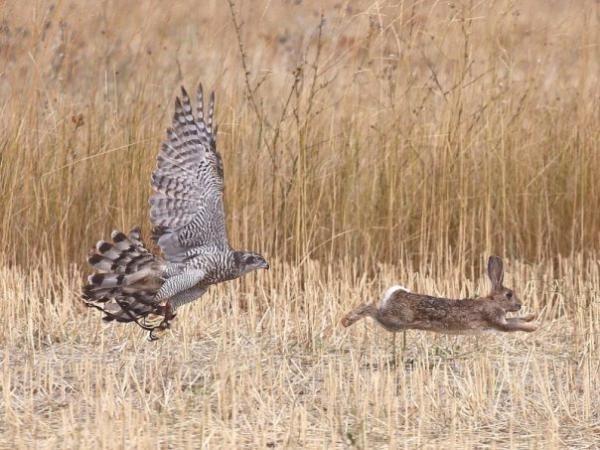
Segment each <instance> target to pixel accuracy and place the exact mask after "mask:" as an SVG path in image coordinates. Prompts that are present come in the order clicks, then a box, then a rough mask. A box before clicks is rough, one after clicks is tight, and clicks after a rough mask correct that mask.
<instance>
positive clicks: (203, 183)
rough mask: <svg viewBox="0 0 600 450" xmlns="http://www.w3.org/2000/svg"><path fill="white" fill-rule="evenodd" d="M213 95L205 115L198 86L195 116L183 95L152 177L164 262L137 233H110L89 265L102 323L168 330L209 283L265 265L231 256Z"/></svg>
mask: <svg viewBox="0 0 600 450" xmlns="http://www.w3.org/2000/svg"><path fill="white" fill-rule="evenodd" d="M214 105H215V96H214V93H212V94H211V95H210V100H209V102H208V110H207V111H206V110H205V108H204V95H203V91H202V85H200V86H199V87H198V91H197V98H196V114H195V115H194V113H193V111H192V104H191V101H190V97H189V96H188V94H187V92H186V91H185V89H184V88H183V87H182V88H181V99H180V98H177V99H176V101H175V114H174V116H173V125H172V127H171V128H169V129H168V130H167V139H166V140H165V141H164V142H163V143H162V146H161V149H160V152H159V154H158V160H157V166H156V169H155V170H154V172H153V173H152V188H153V190H154V193H153V194H152V196H151V197H150V220H151V221H152V224H153V225H154V229H153V232H152V238H153V239H154V240H155V241H156V242H157V243H158V245H159V247H160V248H161V250H162V253H163V257H159V256H157V255H154V254H153V253H151V252H150V251H149V250H148V249H147V248H146V246H145V245H144V243H143V241H142V239H141V236H140V231H139V228H134V229H133V230H131V231H130V232H129V234H127V235H126V234H125V233H122V232H120V231H116V230H115V231H113V232H112V234H111V240H112V242H107V241H99V242H98V243H97V244H96V247H95V248H94V249H93V250H92V252H91V254H90V256H89V258H88V262H89V264H90V265H91V266H92V267H93V268H94V270H95V271H96V272H95V273H94V274H93V275H90V276H89V277H88V284H87V285H86V286H84V288H83V300H84V301H85V303H86V304H87V305H88V306H91V307H94V308H97V309H100V310H101V311H102V312H104V320H105V321H107V322H110V321H113V320H116V321H117V322H135V323H137V324H138V325H140V326H141V327H142V328H144V329H145V330H148V331H150V336H149V337H150V339H151V340H153V339H156V337H155V336H154V331H155V330H163V329H165V328H168V327H169V322H170V321H171V320H172V319H173V318H174V317H175V311H176V310H177V308H179V307H180V306H182V305H184V304H186V303H189V302H192V301H194V300H196V299H198V298H199V297H200V296H201V295H202V294H204V293H205V292H206V290H207V289H208V287H209V286H210V285H212V284H217V283H221V282H223V281H227V280H233V279H234V278H238V277H241V276H242V275H244V274H247V273H249V272H252V271H253V270H257V269H268V268H269V264H268V263H267V261H266V260H265V259H264V258H263V257H262V256H261V255H259V254H257V253H253V252H248V251H236V250H232V249H231V247H230V246H229V242H228V240H227V230H226V228H225V212H224V209H223V162H222V160H221V155H219V153H218V152H217V148H216V141H215V137H216V134H217V133H216V129H217V127H216V126H215V127H214V129H213V113H214Z"/></svg>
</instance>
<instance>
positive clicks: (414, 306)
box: [342, 256, 537, 334]
mask: <svg viewBox="0 0 600 450" xmlns="http://www.w3.org/2000/svg"><path fill="white" fill-rule="evenodd" d="M488 276H489V277H490V280H491V282H492V291H491V292H490V293H489V294H488V296H487V297H478V298H474V299H462V300H452V299H449V298H439V297H430V296H428V295H422V294H413V293H411V292H410V291H409V290H407V289H405V288H403V287H402V286H393V287H391V288H390V289H388V290H387V292H386V293H385V295H384V297H383V299H382V300H381V302H380V303H379V305H376V304H374V303H369V304H362V305H361V306H359V307H357V308H356V309H354V310H353V311H351V312H349V313H348V314H346V316H344V318H343V319H342V325H343V326H345V327H348V326H350V325H352V324H353V323H354V322H356V321H358V320H360V319H362V318H363V317H366V316H371V317H372V318H373V319H375V320H376V321H377V322H379V323H380V324H381V325H382V326H383V327H384V328H385V329H386V330H389V331H401V330H408V329H415V330H428V331H436V332H438V333H447V334H475V333H480V332H482V331H486V330H498V331H527V332H531V331H535V330H536V329H537V325H536V324H534V323H531V321H532V320H534V319H535V315H534V314H529V315H526V316H524V317H513V318H507V317H506V313H507V312H515V311H518V310H519V309H521V301H520V300H519V299H518V298H517V296H516V295H515V293H514V292H513V291H512V290H510V289H508V288H505V287H504V286H503V285H502V280H503V278H504V269H503V267H502V259H500V258H499V257H497V256H490V259H489V260H488Z"/></svg>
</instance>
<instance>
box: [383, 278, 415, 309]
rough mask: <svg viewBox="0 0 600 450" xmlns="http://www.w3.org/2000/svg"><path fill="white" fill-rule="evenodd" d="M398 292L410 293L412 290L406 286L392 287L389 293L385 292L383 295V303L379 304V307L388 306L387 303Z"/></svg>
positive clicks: (397, 285)
mask: <svg viewBox="0 0 600 450" xmlns="http://www.w3.org/2000/svg"><path fill="white" fill-rule="evenodd" d="M398 291H402V292H408V293H410V289H408V288H405V287H404V286H401V285H399V284H396V285H394V286H392V287H390V288H389V289H388V290H387V291H385V294H383V297H382V298H381V301H380V302H379V307H380V308H384V307H385V305H386V304H387V302H388V301H389V300H390V299H391V298H392V296H393V295H394V294H395V293H396V292H398Z"/></svg>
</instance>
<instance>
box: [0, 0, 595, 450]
mask: <svg viewBox="0 0 600 450" xmlns="http://www.w3.org/2000/svg"><path fill="white" fill-rule="evenodd" d="M598 14H599V13H598V6H597V4H596V3H595V2H593V1H591V0H590V1H587V0H586V1H564V2H563V1H561V2H559V1H551V2H543V5H542V4H541V3H540V2H537V1H535V0H527V1H524V2H518V3H515V2H511V1H507V0H503V1H498V2H492V1H483V2H468V1H458V2H442V3H440V2H434V1H422V2H419V1H415V2H403V1H400V2H344V1H327V2H317V1H314V2H313V1H284V0H277V1H265V2H262V3H261V2H259V3H256V2H247V1H244V2H228V3H227V2H221V1H217V0H207V1H203V2H201V4H199V3H197V2H191V1H182V2H177V4H176V5H173V6H168V7H167V6H165V4H163V2H159V1H156V0H144V1H141V2H135V3H133V2H132V3H130V2H124V1H122V0H113V1H110V0H109V1H103V2H99V3H98V4H97V5H95V6H94V7H90V6H89V5H86V4H84V3H83V2H79V1H63V2H48V1H46V0H44V1H39V2H24V3H17V2H10V1H9V2H3V3H0V95H1V98H3V100H4V101H3V102H2V105H0V123H1V124H2V125H1V126H0V199H1V201H0V232H1V236H2V239H1V241H0V329H1V330H2V332H0V347H1V348H2V350H3V354H2V356H1V357H2V362H1V370H0V377H1V382H0V447H11V448H14V447H17V448H20V447H31V445H32V443H33V442H35V444H36V445H37V447H39V448H43V447H48V448H56V447H57V446H63V447H69V448H82V447H91V446H96V447H103V448H108V447H121V446H128V447H142V448H156V447H159V448H170V447H173V448H175V447H176V448H180V447H190V448H196V447H198V446H199V445H200V444H201V445H203V446H205V447H223V448H234V447H241V446H248V447H252V448H254V447H265V446H266V447H268V448H269V447H278V448H279V447H308V448H317V447H318V448H322V447H328V446H330V447H334V446H356V447H361V448H373V447H378V446H388V447H390V448H398V447H401V446H405V447H416V446H424V447H437V446H440V445H442V444H444V445H445V446H447V447H457V448H472V447H477V448H482V447H490V448H493V447H528V446H539V447H574V446H588V447H592V446H593V445H595V443H596V442H597V440H598V439H599V435H600V427H599V425H598V424H599V423H600V417H599V413H598V408H597V407H596V405H597V404H598V403H599V402H600V397H599V392H598V389H597V386H598V385H600V378H599V372H600V370H599V369H600V366H599V364H600V363H599V361H598V356H597V355H598V350H599V345H600V341H599V336H600V306H599V305H600V302H599V301H598V292H599V290H600V273H599V268H598V263H597V255H598V252H599V251H600V247H599V245H598V242H599V241H598V230H599V229H600V228H599V227H600V209H599V208H597V207H596V206H597V205H598V204H599V202H600V190H599V189H598V183H597V179H596V178H597V177H596V174H597V173H600V155H599V153H598V142H599V140H600V135H599V134H600V128H599V127H598V123H600V111H599V105H600V103H599V102H598V98H599V97H600V96H599V94H600V92H599V88H598V86H599V84H598V73H600V67H599V64H600V59H599V58H598V41H599V36H598V33H599V31H598V30H600V26H598V25H599V15H598ZM198 81H202V82H203V83H204V85H205V86H207V87H209V88H214V89H215V90H216V91H217V101H218V104H217V120H218V123H219V125H220V126H219V136H218V145H219V149H220V151H221V153H222V155H223V158H224V163H225V176H226V203H227V209H228V221H229V232H230V236H231V238H232V241H234V243H235V246H236V247H239V248H244V247H247V248H255V249H259V250H260V251H261V253H263V254H265V256H267V257H268V259H269V261H270V262H271V263H272V267H273V270H272V271H271V272H269V273H268V274H262V273H261V274H260V275H259V276H252V277H250V278H248V279H246V280H240V281H237V282H233V283H229V284H227V285H226V286H223V287H220V288H218V289H214V290H213V291H212V292H211V293H210V294H209V295H208V296H206V297H205V298H204V299H203V301H201V302H199V303H198V304H197V305H193V306H189V307H187V308H186V310H185V311H182V314H181V315H180V317H179V318H178V319H177V323H176V325H175V329H174V330H173V334H172V335H167V336H165V338H164V339H162V340H161V341H159V342H158V343H157V344H152V345H150V344H148V343H147V342H145V340H144V336H143V334H141V333H140V331H139V330H137V329H135V328H134V327H119V326H111V327H104V326H103V324H102V323H101V322H100V320H99V317H98V315H96V314H93V312H91V311H89V310H85V309H84V308H83V307H82V305H81V304H80V303H79V302H78V301H77V294H78V290H79V286H80V283H81V280H82V278H83V274H84V271H85V270H86V269H85V268H84V267H83V261H84V258H85V256H86V252H87V249H88V248H89V247H90V246H91V245H92V244H93V243H94V241H95V240H96V239H99V238H101V237H105V236H107V235H108V233H109V232H110V230H111V229H112V228H121V229H129V228H131V227H132V226H134V225H138V224H139V225H141V226H142V228H143V229H144V230H145V231H146V234H147V230H148V229H149V221H148V219H147V197H148V194H149V190H150V189H149V174H150V171H151V170H152V167H153V165H154V158H155V155H156V152H157V150H158V144H159V142H160V140H161V139H162V137H163V135H164V130H165V127H166V126H167V125H168V123H169V121H170V118H169V116H170V114H171V113H172V103H173V97H174V95H175V93H176V91H177V89H178V86H179V84H185V85H187V86H192V85H195V84H196V83H197V82H198ZM490 253H496V254H500V255H503V256H504V257H506V258H507V260H508V270H507V277H508V279H509V280H510V282H511V285H512V286H514V287H515V288H516V289H518V290H519V292H520V293H521V297H522V300H523V303H524V304H525V305H527V307H528V308H529V310H535V311H540V312H541V317H542V328H541V330H540V331H538V332H536V333H534V334H532V335H528V336H524V335H516V336H504V335H486V336H484V337H479V338H478V337H444V336H436V335H433V334H428V333H419V332H412V333H408V335H407V340H406V343H405V348H404V349H403V350H401V348H402V345H398V346H397V347H398V352H397V353H396V354H395V355H393V354H392V353H391V348H392V346H391V341H390V336H389V335H388V334H386V333H385V332H383V331H379V330H378V329H377V328H376V327H374V326H373V325H372V324H368V323H367V322H365V323H367V324H366V325H362V324H361V325H360V326H357V327H355V328H353V329H351V330H343V329H341V328H340V327H339V326H338V321H339V319H340V318H341V316H342V315H343V313H344V312H345V311H346V310H348V309H349V308H350V307H352V306H353V305H355V304H356V303H357V302H359V301H361V300H364V299H367V298H372V296H373V295H378V293H380V292H382V291H383V290H385V287H387V286H389V285H391V284H392V283H397V282H400V283H401V284H403V285H406V286H409V287H410V288H411V289H413V290H419V291H420V292H429V293H432V294H437V295H449V296H466V295H475V294H477V293H480V292H482V290H485V285H484V284H485V280H484V279H483V278H481V277H480V274H481V273H482V268H483V266H484V262H485V258H486V256H487V255H488V254H490ZM376 293H377V294H376ZM399 338H400V337H399Z"/></svg>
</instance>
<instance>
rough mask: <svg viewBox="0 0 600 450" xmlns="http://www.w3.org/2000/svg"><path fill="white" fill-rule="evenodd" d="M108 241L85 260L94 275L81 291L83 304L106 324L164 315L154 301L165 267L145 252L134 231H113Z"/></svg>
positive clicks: (99, 243)
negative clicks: (101, 317)
mask: <svg viewBox="0 0 600 450" xmlns="http://www.w3.org/2000/svg"><path fill="white" fill-rule="evenodd" d="M111 240H112V242H107V241H99V242H98V243H97V244H96V246H95V248H94V249H93V250H92V252H91V254H90V256H89V258H88V262H89V264H90V265H91V266H92V267H93V268H94V269H95V270H96V272H95V273H94V274H92V275H90V276H89V277H88V280H87V281H88V284H87V285H85V286H84V287H83V292H82V298H83V300H84V301H85V302H86V304H87V305H88V306H93V307H95V308H97V309H99V310H101V311H103V312H104V314H105V316H104V318H103V319H104V320H105V321H107V322H110V321H113V320H114V321H117V322H138V320H140V319H145V318H146V317H147V316H149V315H153V314H154V315H164V306H162V305H160V304H158V303H156V302H155V301H154V297H155V295H156V292H157V291H158V290H159V289H160V287H161V285H162V284H163V282H164V279H163V276H164V271H165V263H164V262H163V261H162V260H160V259H159V258H157V257H156V256H155V255H153V254H152V253H151V252H150V251H149V250H148V249H147V248H146V246H145V245H144V243H143V241H142V239H141V235H140V231H139V229H138V228H134V229H133V230H131V231H130V232H129V234H128V235H126V234H125V233H122V232H120V231H117V230H115V231H113V232H112V233H111ZM138 324H139V322H138Z"/></svg>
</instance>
